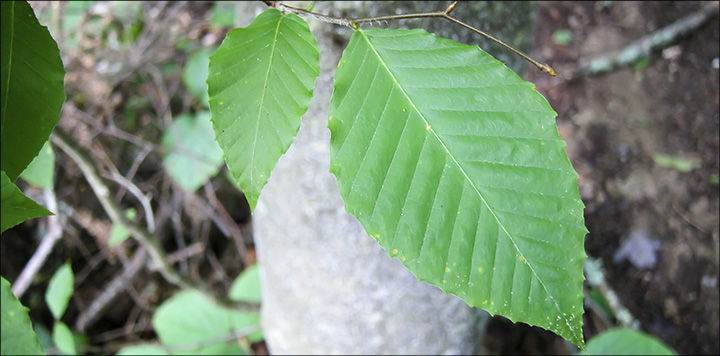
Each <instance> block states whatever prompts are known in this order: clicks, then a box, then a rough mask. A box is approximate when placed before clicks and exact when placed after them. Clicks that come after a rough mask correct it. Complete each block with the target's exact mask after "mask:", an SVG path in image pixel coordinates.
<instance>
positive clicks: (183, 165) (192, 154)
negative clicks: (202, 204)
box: [162, 111, 222, 192]
mask: <svg viewBox="0 0 720 356" xmlns="http://www.w3.org/2000/svg"><path fill="white" fill-rule="evenodd" d="M214 136H215V135H214V134H213V131H212V126H211V124H210V113H209V112H207V111H203V112H200V113H198V114H197V115H195V116H191V115H179V116H178V117H177V118H175V120H173V122H172V124H171V125H170V127H168V128H167V130H166V131H165V134H164V135H163V138H162V146H163V147H164V148H165V149H166V150H167V152H169V153H168V154H166V155H165V156H163V165H164V166H165V169H167V171H168V173H170V176H171V177H172V178H173V179H174V180H175V182H177V183H178V184H179V185H180V186H181V187H182V188H183V189H185V190H187V191H189V192H194V191H195V190H196V189H197V188H199V187H200V186H202V185H203V184H205V182H207V180H208V179H210V178H212V177H214V176H215V175H216V174H217V172H218V171H219V170H220V166H221V165H222V150H220V147H218V145H217V142H215V139H214Z"/></svg>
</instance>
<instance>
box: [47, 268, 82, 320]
mask: <svg viewBox="0 0 720 356" xmlns="http://www.w3.org/2000/svg"><path fill="white" fill-rule="evenodd" d="M74 280H75V278H74V277H73V272H72V268H71V267H70V263H65V264H63V265H62V266H60V268H58V270H57V271H55V274H54V275H53V276H52V278H51V279H50V284H49V285H48V288H47V291H46V292H45V302H46V303H47V305H48V308H50V312H51V313H52V315H53V317H55V319H56V320H59V319H60V318H61V317H62V316H63V314H65V309H67V305H68V302H69V301H70V297H72V294H73V284H74V283H75V281H74Z"/></svg>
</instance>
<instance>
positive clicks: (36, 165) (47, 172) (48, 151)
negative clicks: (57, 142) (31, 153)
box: [20, 141, 55, 189]
mask: <svg viewBox="0 0 720 356" xmlns="http://www.w3.org/2000/svg"><path fill="white" fill-rule="evenodd" d="M54 171H55V152H54V151H53V149H52V146H51V145H50V141H45V144H44V145H43V146H42V148H41V149H40V153H38V155H37V157H35V159H33V160H32V162H30V165H28V166H27V168H25V170H24V171H23V172H22V173H21V174H20V177H21V178H22V179H24V180H26V181H28V182H30V183H32V184H34V185H36V186H38V187H40V188H45V189H52V188H53V172H54Z"/></svg>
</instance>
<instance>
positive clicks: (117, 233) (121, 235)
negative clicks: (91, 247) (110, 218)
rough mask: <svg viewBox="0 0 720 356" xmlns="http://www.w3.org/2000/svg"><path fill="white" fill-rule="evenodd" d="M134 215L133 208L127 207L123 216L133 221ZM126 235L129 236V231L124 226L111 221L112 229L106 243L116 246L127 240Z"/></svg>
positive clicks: (135, 213)
mask: <svg viewBox="0 0 720 356" xmlns="http://www.w3.org/2000/svg"><path fill="white" fill-rule="evenodd" d="M135 215H137V212H136V211H135V208H128V209H127V210H125V216H126V217H127V218H128V220H130V221H134V220H135ZM128 237H130V231H129V230H128V229H127V228H125V226H123V225H121V224H117V223H113V226H112V229H110V239H109V241H108V244H110V246H117V245H119V244H120V243H122V242H123V241H125V240H127V238H128Z"/></svg>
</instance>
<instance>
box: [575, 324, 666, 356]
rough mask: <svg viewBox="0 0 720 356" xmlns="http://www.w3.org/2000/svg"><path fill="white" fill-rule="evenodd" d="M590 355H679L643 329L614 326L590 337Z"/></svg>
mask: <svg viewBox="0 0 720 356" xmlns="http://www.w3.org/2000/svg"><path fill="white" fill-rule="evenodd" d="M587 352H588V353H589V354H590V355H677V353H676V352H675V351H674V350H673V349H671V348H670V347H669V346H667V345H665V343H663V342H662V341H660V340H658V339H657V338H655V337H654V336H652V335H649V334H646V333H644V332H642V331H638V330H634V329H627V328H613V329H608V330H606V331H604V332H602V333H600V334H599V335H597V336H595V337H593V338H592V339H590V341H589V342H588V343H587Z"/></svg>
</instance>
